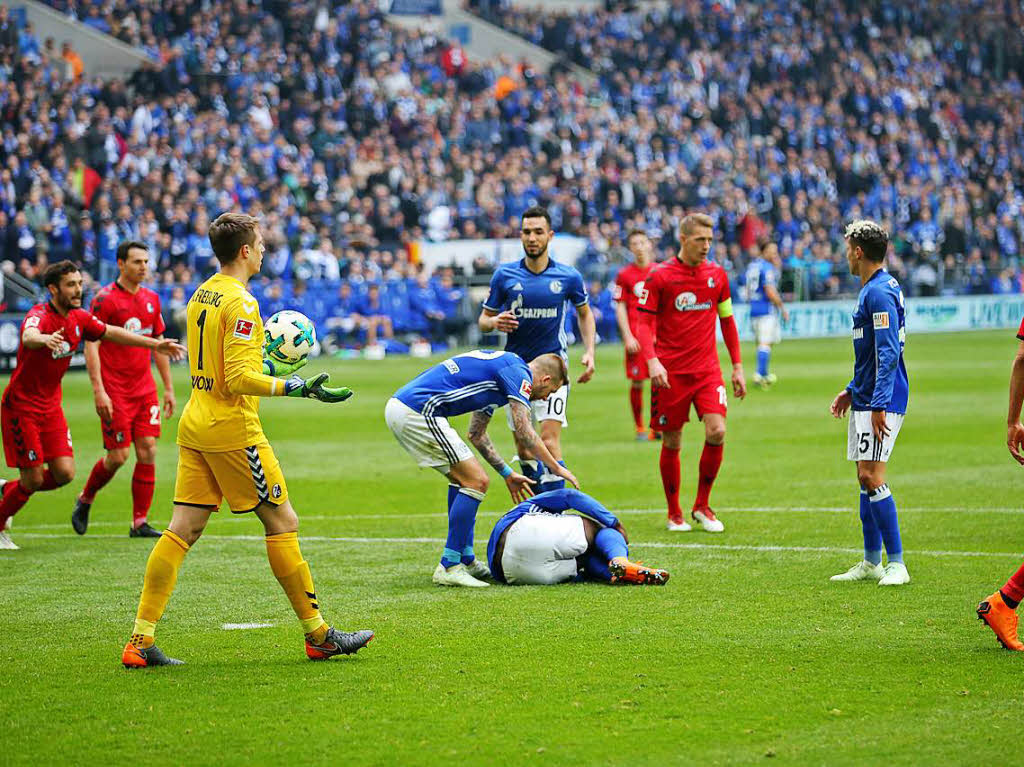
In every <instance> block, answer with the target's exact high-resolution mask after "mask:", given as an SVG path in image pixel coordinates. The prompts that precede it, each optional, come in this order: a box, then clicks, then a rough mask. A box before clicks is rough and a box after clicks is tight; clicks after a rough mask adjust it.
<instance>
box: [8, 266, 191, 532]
mask: <svg viewBox="0 0 1024 767" xmlns="http://www.w3.org/2000/svg"><path fill="white" fill-rule="evenodd" d="M43 285H44V286H45V288H46V290H47V291H48V292H49V294H50V300H49V301H47V302H46V303H45V304H39V305H38V306H34V307H33V308H32V309H30V310H29V312H28V314H26V315H25V321H24V322H23V323H22V325H21V345H20V347H19V348H18V362H17V367H15V369H14V373H13V374H12V375H11V380H10V382H9V383H8V384H7V388H6V389H4V394H3V399H2V401H0V428H2V430H3V439H4V456H5V457H6V459H7V465H8V466H10V467H12V468H17V469H18V471H19V473H20V477H19V479H18V481H17V482H2V483H0V484H2V490H0V492H2V496H0V549H16V548H18V547H17V546H16V545H15V544H14V542H13V541H11V538H10V535H9V533H7V532H6V530H5V527H6V526H7V522H8V520H10V518H11V517H13V516H14V515H15V514H17V513H18V510H19V509H21V507H22V506H24V505H25V503H26V502H27V501H28V499H29V497H30V496H31V495H32V493H34V492H36V491H37V490H53V489H54V488H57V487H60V486H61V485H66V484H67V483H68V482H70V481H71V480H72V479H74V476H75V460H74V450H73V449H72V446H71V430H70V429H69V428H68V423H67V420H66V419H65V418H64V411H63V409H62V408H61V398H62V392H61V380H62V379H63V378H64V374H65V373H66V372H67V369H68V366H69V365H70V364H71V356H72V355H73V354H74V353H75V351H76V350H77V349H78V345H79V344H80V343H81V342H82V341H83V340H85V341H99V340H100V339H101V338H102V339H106V340H109V341H113V342H114V343H117V344H124V345H126V346H141V347H143V348H145V349H148V350H152V351H156V352H159V353H161V354H168V355H171V356H174V357H175V358H177V357H180V356H181V355H183V354H184V353H185V349H184V347H182V346H181V345H180V344H178V343H176V342H175V341H170V340H159V339H155V338H149V337H146V336H141V335H136V334H135V333H129V332H128V331H127V330H124V329H123V328H119V327H115V326H114V325H106V324H104V323H103V322H101V321H100V320H98V319H96V317H94V316H93V315H91V314H90V313H89V312H87V311H85V310H84V309H82V275H81V273H80V272H79V271H78V267H77V266H75V265H74V264H73V263H72V262H70V261H58V262H57V263H55V264H52V265H50V266H49V267H47V269H46V271H45V272H43ZM43 464H46V468H45V469H44V468H43Z"/></svg>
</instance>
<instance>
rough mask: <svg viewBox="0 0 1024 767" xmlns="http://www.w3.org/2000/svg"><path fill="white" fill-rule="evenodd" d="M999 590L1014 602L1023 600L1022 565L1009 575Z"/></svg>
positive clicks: (1023, 573) (1023, 575) (1023, 567)
mask: <svg viewBox="0 0 1024 767" xmlns="http://www.w3.org/2000/svg"><path fill="white" fill-rule="evenodd" d="M1000 591H1002V592H1003V594H1005V595H1006V596H1008V597H1009V598H1010V599H1012V600H1013V601H1015V602H1024V565H1021V566H1020V569H1019V570H1017V572H1015V573H1014V574H1013V575H1011V576H1010V580H1008V581H1007V582H1006V585H1005V586H1003V587H1002V588H1001V589H1000Z"/></svg>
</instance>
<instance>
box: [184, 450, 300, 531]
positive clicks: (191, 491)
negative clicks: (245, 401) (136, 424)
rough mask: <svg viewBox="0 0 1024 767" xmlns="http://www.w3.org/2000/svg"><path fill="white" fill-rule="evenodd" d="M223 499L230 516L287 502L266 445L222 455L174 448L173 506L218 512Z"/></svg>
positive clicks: (278, 471) (274, 458)
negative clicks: (264, 504)
mask: <svg viewBox="0 0 1024 767" xmlns="http://www.w3.org/2000/svg"><path fill="white" fill-rule="evenodd" d="M225 498H226V499H227V501H228V506H229V507H230V509H231V511H232V513H234V514H245V513H247V512H250V511H253V510H254V509H255V508H256V507H257V506H259V505H260V504H261V503H271V504H274V505H275V506H277V505H280V504H282V503H284V502H285V501H286V500H288V486H287V485H286V484H285V482H284V474H283V473H282V472H281V464H280V463H279V462H278V460H277V456H276V455H274V449H273V448H272V447H271V446H270V445H269V444H268V443H264V444H262V445H253V446H252V447H245V448H242V449H240V450H228V451H226V452H223V453H206V452H203V451H201V450H193V449H192V448H190V447H185V446H184V445H179V446H178V476H177V479H175V481H174V502H175V503H182V504H187V505H189V506H213V507H215V508H220V504H221V501H223V500H224V499H225Z"/></svg>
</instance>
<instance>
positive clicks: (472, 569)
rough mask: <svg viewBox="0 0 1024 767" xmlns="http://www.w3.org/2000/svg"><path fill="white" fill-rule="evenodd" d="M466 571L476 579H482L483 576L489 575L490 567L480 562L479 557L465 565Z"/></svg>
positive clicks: (488, 576)
mask: <svg viewBox="0 0 1024 767" xmlns="http://www.w3.org/2000/svg"><path fill="white" fill-rule="evenodd" d="M466 572H468V573H469V574H470V575H472V576H473V577H474V578H476V579H477V580H483V579H484V578H490V577H491V568H489V567H488V566H487V564H486V563H484V562H481V561H480V560H479V559H474V560H473V561H472V562H470V563H469V564H468V565H466Z"/></svg>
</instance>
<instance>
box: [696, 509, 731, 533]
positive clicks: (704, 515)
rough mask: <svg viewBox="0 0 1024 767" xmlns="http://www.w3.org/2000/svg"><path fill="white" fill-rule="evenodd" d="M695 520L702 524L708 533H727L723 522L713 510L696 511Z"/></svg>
mask: <svg viewBox="0 0 1024 767" xmlns="http://www.w3.org/2000/svg"><path fill="white" fill-rule="evenodd" d="M693 518H694V519H695V520H697V522H699V523H700V526H701V527H702V528H703V529H704V532H706V533H723V532H725V525H723V524H722V520H720V519H719V518H718V517H716V516H715V512H713V511H712V510H711V509H694V510H693Z"/></svg>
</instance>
